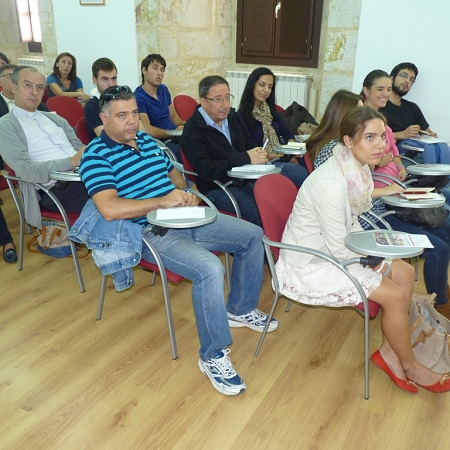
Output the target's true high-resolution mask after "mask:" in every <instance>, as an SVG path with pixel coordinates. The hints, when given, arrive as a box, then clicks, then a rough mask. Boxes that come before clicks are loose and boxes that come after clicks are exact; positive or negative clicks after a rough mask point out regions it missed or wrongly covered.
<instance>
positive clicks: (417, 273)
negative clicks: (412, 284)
mask: <svg viewBox="0 0 450 450" xmlns="http://www.w3.org/2000/svg"><path fill="white" fill-rule="evenodd" d="M414 268H415V269H416V281H417V280H418V279H419V257H418V256H416V263H415V264H414Z"/></svg>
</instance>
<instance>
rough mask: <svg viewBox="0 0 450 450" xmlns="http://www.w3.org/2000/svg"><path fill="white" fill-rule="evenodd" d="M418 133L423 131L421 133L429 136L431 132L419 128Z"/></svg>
mask: <svg viewBox="0 0 450 450" xmlns="http://www.w3.org/2000/svg"><path fill="white" fill-rule="evenodd" d="M419 133H423V134H426V135H427V136H431V133H428V131H423V130H420V131H419Z"/></svg>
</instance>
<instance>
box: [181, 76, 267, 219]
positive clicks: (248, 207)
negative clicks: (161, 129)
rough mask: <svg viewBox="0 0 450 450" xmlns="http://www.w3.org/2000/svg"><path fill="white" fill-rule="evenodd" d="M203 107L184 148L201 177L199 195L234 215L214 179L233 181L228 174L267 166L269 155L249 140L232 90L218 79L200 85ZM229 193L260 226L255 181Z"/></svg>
mask: <svg viewBox="0 0 450 450" xmlns="http://www.w3.org/2000/svg"><path fill="white" fill-rule="evenodd" d="M199 97H200V105H199V106H198V107H197V109H196V110H195V112H194V114H193V115H192V117H191V118H190V119H189V120H188V121H187V122H186V124H185V126H184V130H183V135H182V137H181V149H182V151H183V152H184V153H185V155H186V157H187V159H188V160H189V162H190V163H191V165H192V167H193V168H194V170H195V171H196V172H197V174H198V177H197V180H196V184H197V187H198V189H199V190H200V192H202V193H203V194H205V195H206V196H208V197H209V198H210V199H211V201H212V202H213V203H214V204H215V205H216V206H217V207H218V208H219V209H221V210H224V211H229V212H234V208H233V205H232V203H231V201H230V199H229V198H228V196H227V195H226V194H225V193H224V192H223V190H222V189H220V187H219V186H217V185H216V184H215V183H214V182H213V180H219V181H221V182H222V183H226V182H228V181H234V180H236V179H235V178H230V177H229V176H228V175H227V171H229V170H231V169H232V168H233V167H238V166H242V165H244V164H265V163H266V162H267V153H266V151H265V150H263V149H262V148H261V147H257V146H256V144H255V143H254V142H253V141H252V140H251V139H250V136H249V134H248V132H247V129H246V127H245V125H244V124H243V123H242V122H241V120H240V119H239V117H238V115H237V114H236V112H235V111H234V109H231V108H230V100H231V99H232V95H231V94H230V88H229V85H228V83H227V81H226V80H225V79H224V78H222V77H220V76H218V75H213V76H208V77H206V78H204V79H203V80H201V81H200V83H199ZM229 190H230V191H231V193H232V194H233V196H234V197H235V199H236V201H237V203H238V205H239V209H240V211H241V214H242V217H243V218H244V219H246V220H248V221H249V222H252V223H254V224H256V225H259V226H261V219H260V217H259V213H258V208H257V206H256V203H255V198H254V195H253V182H251V181H241V180H239V182H238V183H237V185H235V186H230V187H229Z"/></svg>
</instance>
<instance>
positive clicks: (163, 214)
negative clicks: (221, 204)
mask: <svg viewBox="0 0 450 450" xmlns="http://www.w3.org/2000/svg"><path fill="white" fill-rule="evenodd" d="M204 217H205V208H204V207H201V206H179V207H177V208H164V209H158V210H156V220H174V219H203V218H204Z"/></svg>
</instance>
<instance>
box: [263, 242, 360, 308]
mask: <svg viewBox="0 0 450 450" xmlns="http://www.w3.org/2000/svg"><path fill="white" fill-rule="evenodd" d="M263 244H264V248H265V250H266V256H267V261H268V263H269V268H270V272H271V274H272V282H273V283H274V287H275V291H276V292H279V285H278V279H277V276H276V272H275V265H274V262H273V257H272V255H271V254H270V247H276V248H279V249H284V250H292V251H294V252H298V253H306V254H308V255H313V256H316V257H318V258H320V259H324V260H325V261H328V262H329V263H331V264H332V265H333V266H335V267H337V268H338V269H339V270H340V271H341V272H342V273H344V274H345V275H346V276H347V277H348V278H349V279H350V281H351V282H352V283H353V284H354V285H355V287H356V289H357V290H358V293H359V295H360V297H361V299H362V301H363V304H364V310H365V311H369V304H368V302H367V297H366V294H365V293H364V290H363V288H362V286H361V284H360V282H359V281H358V280H357V278H356V277H355V276H354V275H353V274H352V273H351V272H350V270H348V268H347V266H349V265H352V264H360V263H361V258H350V259H347V260H345V261H339V260H338V259H337V258H335V257H334V256H331V255H328V254H327V253H323V252H321V251H320V250H315V249H313V248H308V247H300V246H297V245H291V244H283V243H281V242H277V241H271V240H270V239H269V238H268V237H267V236H266V235H264V236H263Z"/></svg>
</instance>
